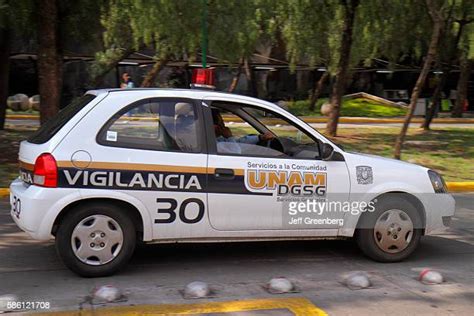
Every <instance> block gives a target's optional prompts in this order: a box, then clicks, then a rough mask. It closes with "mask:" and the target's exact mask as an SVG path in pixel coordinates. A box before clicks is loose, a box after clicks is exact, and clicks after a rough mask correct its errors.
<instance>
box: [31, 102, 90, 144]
mask: <svg viewBox="0 0 474 316" xmlns="http://www.w3.org/2000/svg"><path fill="white" fill-rule="evenodd" d="M95 97H96V96H95V95H93V94H85V95H83V96H82V97H80V98H77V99H75V100H73V101H72V102H71V103H70V104H69V105H68V106H66V107H65V108H64V109H62V110H61V111H59V113H58V114H57V115H56V116H55V117H53V118H51V119H50V120H49V121H47V122H46V123H44V124H43V125H42V126H41V127H40V128H39V129H38V130H37V131H36V132H34V133H33V134H32V135H31V136H30V137H29V138H28V142H30V143H33V144H44V143H46V142H47V141H48V140H50V139H51V137H53V136H54V135H55V134H56V133H57V132H58V131H59V130H60V129H61V128H62V127H63V126H64V125H65V124H66V123H67V122H68V121H69V120H70V119H71V118H73V117H74V115H76V114H77V113H78V112H79V111H80V110H81V109H82V108H83V107H84V106H86V105H87V104H88V103H89V102H91V101H92V100H94V99H95Z"/></svg>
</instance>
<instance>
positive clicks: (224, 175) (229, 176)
mask: <svg viewBox="0 0 474 316" xmlns="http://www.w3.org/2000/svg"><path fill="white" fill-rule="evenodd" d="M234 176H235V174H234V170H233V169H225V168H216V170H215V171H214V177H215V178H216V179H217V180H233V179H234Z"/></svg>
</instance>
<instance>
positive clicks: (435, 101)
mask: <svg viewBox="0 0 474 316" xmlns="http://www.w3.org/2000/svg"><path fill="white" fill-rule="evenodd" d="M449 70H450V69H449V67H445V68H444V69H443V74H442V75H441V78H440V79H439V82H438V84H437V85H436V88H435V90H434V92H433V95H432V96H431V101H430V104H429V106H428V108H427V109H426V114H425V119H424V121H423V123H422V124H421V126H420V127H421V128H423V129H424V130H425V131H428V130H430V124H431V121H432V120H433V117H434V115H435V113H436V111H437V110H438V109H439V108H440V106H441V94H442V92H443V89H444V86H445V85H446V81H447V79H448V76H449Z"/></svg>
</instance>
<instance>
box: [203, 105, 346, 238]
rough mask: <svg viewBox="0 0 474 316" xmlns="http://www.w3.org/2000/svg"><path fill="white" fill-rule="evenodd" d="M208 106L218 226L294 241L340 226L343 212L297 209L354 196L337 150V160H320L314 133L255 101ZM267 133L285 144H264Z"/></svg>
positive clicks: (212, 205) (212, 200) (211, 202)
mask: <svg viewBox="0 0 474 316" xmlns="http://www.w3.org/2000/svg"><path fill="white" fill-rule="evenodd" d="M204 102H205V103H206V104H207V105H208V107H206V109H207V112H208V115H207V116H206V119H207V121H206V127H209V126H212V127H211V128H210V130H211V132H210V133H208V139H209V142H208V149H209V159H208V172H209V178H208V192H209V194H208V207H209V217H210V223H211V225H212V227H213V228H215V229H217V230H220V231H252V230H253V231H256V230H260V231H261V230H283V231H287V234H288V235H294V234H298V233H297V232H298V231H301V230H302V229H318V228H324V229H331V228H336V229H337V228H340V226H342V225H341V221H340V220H339V219H340V218H343V214H337V213H335V212H333V213H331V212H323V211H313V212H308V211H307V210H309V208H308V209H307V210H306V211H303V212H302V211H301V209H302V207H301V206H300V204H306V207H308V205H307V203H308V202H314V201H316V202H318V203H321V204H326V205H327V203H328V202H331V201H334V202H335V201H336V200H337V201H343V200H347V199H348V198H349V189H350V188H349V183H350V181H349V175H348V170H347V166H346V164H345V162H344V159H343V156H342V154H340V153H339V152H337V153H336V155H334V158H333V159H331V160H329V161H323V160H322V159H321V158H320V156H321V154H320V150H321V148H320V147H321V146H322V141H321V140H319V139H318V138H317V132H315V131H314V130H311V128H310V127H308V126H306V127H303V126H301V125H298V124H295V123H294V122H292V121H290V120H288V119H286V118H285V116H284V115H283V114H282V113H277V112H275V111H272V110H271V109H269V108H263V107H261V106H260V105H259V104H257V103H254V104H246V103H239V102H229V101H223V100H218V99H215V98H209V99H206V100H205V101H204ZM218 112H219V113H218ZM258 113H260V116H261V117H260V118H259V117H258V115H257V114H258ZM283 113H284V112H283ZM219 116H220V117H219ZM220 125H221V126H220ZM223 134H226V135H223ZM268 134H273V136H271V135H270V136H268ZM259 135H260V136H259ZM265 135H267V136H268V137H273V139H275V138H278V142H279V143H280V144H278V143H277V141H274V140H270V141H266V140H265V138H266V137H267V136H265ZM226 136H228V137H227V138H226ZM272 142H275V143H274V144H272ZM305 143H308V144H305ZM298 146H299V147H298ZM283 147H285V148H283ZM282 149H283V151H286V153H284V152H282ZM291 150H296V151H297V153H291V152H290V151H291ZM298 203H299V204H298ZM315 209H316V208H315ZM318 219H320V220H319V221H318ZM331 219H332V220H331ZM309 222H311V223H309ZM280 235H281V234H280Z"/></svg>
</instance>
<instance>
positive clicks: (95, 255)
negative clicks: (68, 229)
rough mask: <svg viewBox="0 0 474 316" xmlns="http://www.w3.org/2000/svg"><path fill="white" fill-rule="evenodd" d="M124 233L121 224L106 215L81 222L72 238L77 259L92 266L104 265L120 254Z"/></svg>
mask: <svg viewBox="0 0 474 316" xmlns="http://www.w3.org/2000/svg"><path fill="white" fill-rule="evenodd" d="M122 245H123V232H122V229H121V228H120V226H119V224H118V223H117V222H116V221H115V220H114V219H113V218H111V217H109V216H106V215H91V216H89V217H86V218H84V219H83V220H82V221H80V222H79V223H78V224H77V225H76V227H75V228H74V230H73V232H72V236H71V246H72V250H73V251H74V254H75V255H76V257H77V258H78V259H79V260H81V261H82V262H84V263H86V264H90V265H95V266H97V265H103V264H106V263H108V262H110V261H112V260H113V259H114V258H115V257H117V255H118V254H119V253H120V250H121V249H122Z"/></svg>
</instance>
